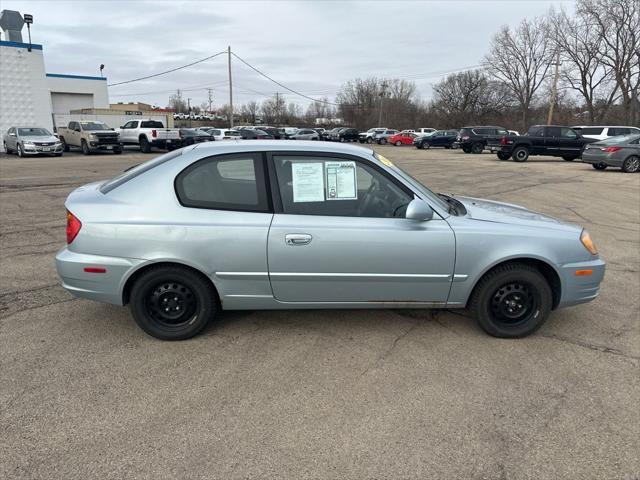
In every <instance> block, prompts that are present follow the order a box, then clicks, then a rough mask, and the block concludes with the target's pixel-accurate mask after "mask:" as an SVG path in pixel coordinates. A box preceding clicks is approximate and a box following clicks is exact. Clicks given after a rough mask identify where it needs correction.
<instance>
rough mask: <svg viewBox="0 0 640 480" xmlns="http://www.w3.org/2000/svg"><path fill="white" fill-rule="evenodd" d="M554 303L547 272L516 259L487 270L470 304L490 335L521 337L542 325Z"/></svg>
mask: <svg viewBox="0 0 640 480" xmlns="http://www.w3.org/2000/svg"><path fill="white" fill-rule="evenodd" d="M552 303H553V295H552V292H551V288H550V286H549V283H548V282H547V280H546V279H545V278H544V276H543V275H542V274H541V273H540V272H539V271H538V270H537V269H536V268H534V267H532V266H530V265H527V264H524V263H518V262H514V263H507V264H505V265H502V266H498V267H497V268H495V269H493V270H491V271H490V272H489V273H487V274H486V275H485V276H484V277H483V278H482V279H481V280H480V282H479V283H478V285H476V287H475V289H474V291H473V293H472V295H471V299H470V301H469V306H470V310H471V312H472V313H473V315H474V317H475V318H476V321H477V322H478V324H479V325H480V327H481V328H482V329H483V330H484V331H485V332H487V333H488V334H489V335H492V336H494V337H502V338H519V337H525V336H527V335H530V334H531V333H533V332H535V331H536V330H538V329H539V328H540V327H541V326H542V324H543V323H544V322H545V320H546V319H547V317H548V316H549V313H550V312H551V306H552Z"/></svg>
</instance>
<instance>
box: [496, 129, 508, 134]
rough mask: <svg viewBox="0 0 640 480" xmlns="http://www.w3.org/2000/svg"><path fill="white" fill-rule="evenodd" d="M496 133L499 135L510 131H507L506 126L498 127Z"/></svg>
mask: <svg viewBox="0 0 640 480" xmlns="http://www.w3.org/2000/svg"><path fill="white" fill-rule="evenodd" d="M496 133H497V134H498V135H509V132H507V131H506V130H505V129H504V128H496Z"/></svg>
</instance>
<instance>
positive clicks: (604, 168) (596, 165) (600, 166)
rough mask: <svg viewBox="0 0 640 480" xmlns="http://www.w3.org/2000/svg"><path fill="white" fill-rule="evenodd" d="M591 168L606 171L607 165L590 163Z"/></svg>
mask: <svg viewBox="0 0 640 480" xmlns="http://www.w3.org/2000/svg"><path fill="white" fill-rule="evenodd" d="M591 166H592V167H593V168H595V169H596V170H606V169H607V166H608V165H607V164H606V163H592V164H591Z"/></svg>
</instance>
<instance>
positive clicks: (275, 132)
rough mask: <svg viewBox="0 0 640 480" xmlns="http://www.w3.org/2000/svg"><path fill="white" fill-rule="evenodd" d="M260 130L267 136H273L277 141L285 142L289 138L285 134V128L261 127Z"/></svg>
mask: <svg viewBox="0 0 640 480" xmlns="http://www.w3.org/2000/svg"><path fill="white" fill-rule="evenodd" d="M260 130H262V131H263V132H264V133H266V134H267V135H271V136H272V137H273V138H274V139H275V140H284V139H285V138H287V135H286V133H285V132H284V128H276V127H264V128H263V127H261V128H260Z"/></svg>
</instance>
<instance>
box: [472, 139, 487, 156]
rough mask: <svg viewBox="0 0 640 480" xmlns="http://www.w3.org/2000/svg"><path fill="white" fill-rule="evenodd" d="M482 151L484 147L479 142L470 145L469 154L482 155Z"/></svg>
mask: <svg viewBox="0 0 640 480" xmlns="http://www.w3.org/2000/svg"><path fill="white" fill-rule="evenodd" d="M483 150H484V145H482V143H480V142H476V143H474V144H473V145H471V152H472V153H475V154H478V153H482V151H483Z"/></svg>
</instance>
